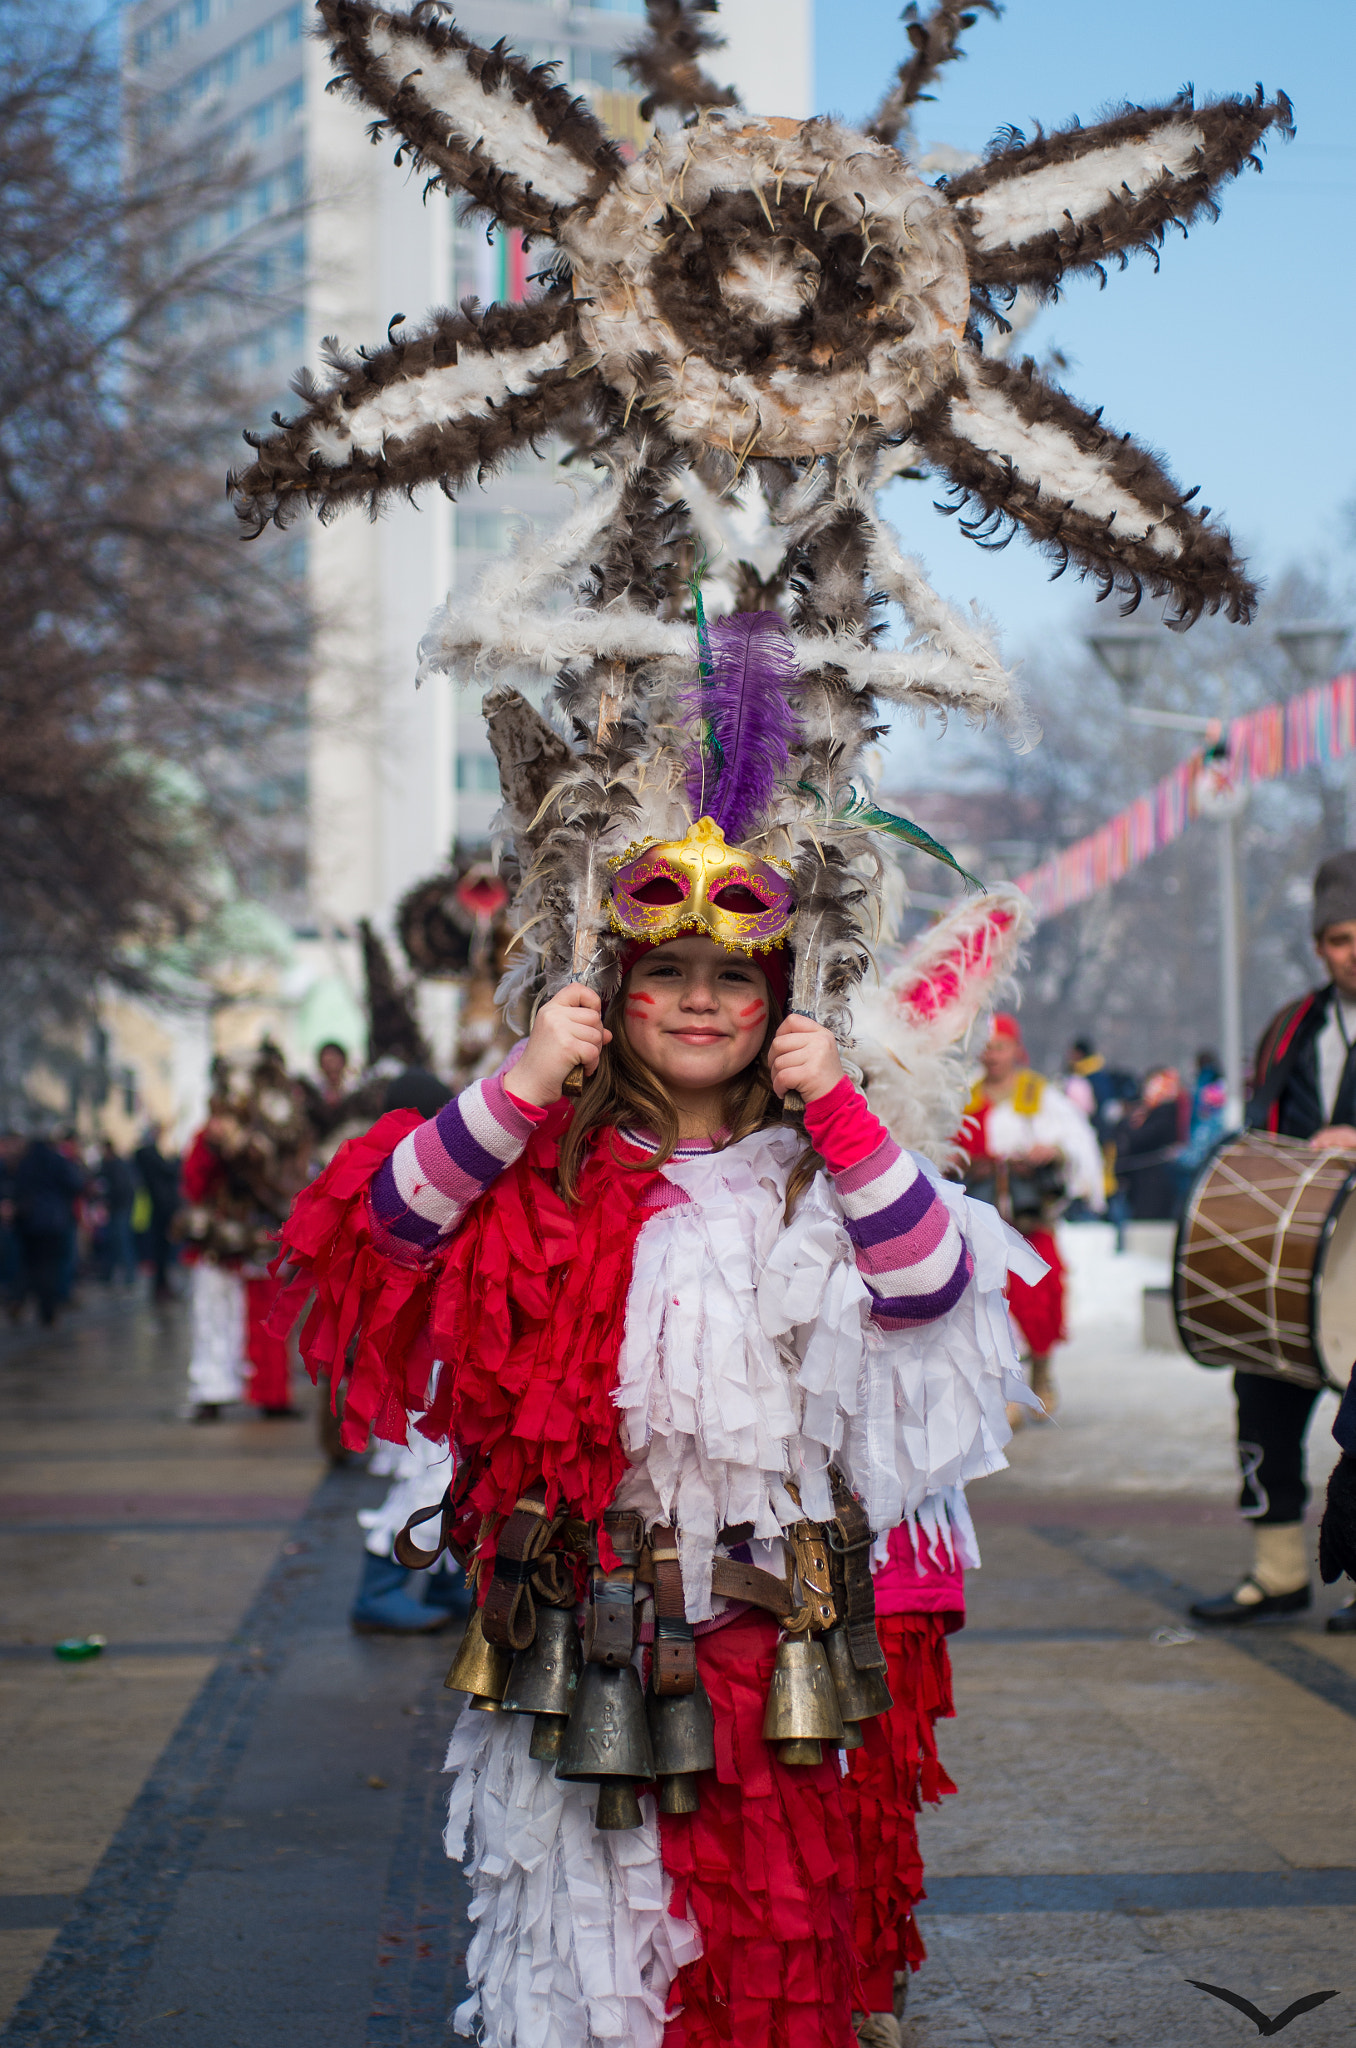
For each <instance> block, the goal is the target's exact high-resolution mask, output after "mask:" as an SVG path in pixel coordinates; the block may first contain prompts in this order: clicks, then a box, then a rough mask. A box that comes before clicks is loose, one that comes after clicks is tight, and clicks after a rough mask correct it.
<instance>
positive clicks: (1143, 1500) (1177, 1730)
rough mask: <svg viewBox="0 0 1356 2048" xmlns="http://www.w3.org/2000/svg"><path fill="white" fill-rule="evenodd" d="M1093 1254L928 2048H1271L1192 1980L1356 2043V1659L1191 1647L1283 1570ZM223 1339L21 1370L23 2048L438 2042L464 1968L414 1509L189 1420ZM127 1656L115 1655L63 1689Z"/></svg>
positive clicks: (44, 1347) (5, 1368)
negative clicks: (1223, 2046) (97, 1647)
mask: <svg viewBox="0 0 1356 2048" xmlns="http://www.w3.org/2000/svg"><path fill="white" fill-rule="evenodd" d="M1069 1235H1070V1238H1071V1241H1072V1244H1073V1256H1074V1258H1075V1261H1076V1264H1077V1268H1078V1271H1077V1284H1076V1299H1075V1315H1076V1326H1077V1336H1076V1340H1075V1342H1074V1343H1073V1344H1072V1345H1071V1346H1070V1347H1069V1349H1068V1351H1067V1352H1066V1353H1065V1354H1063V1359H1062V1364H1061V1369H1060V1382H1061V1388H1062V1392H1063V1406H1062V1410H1061V1415H1060V1419H1059V1423H1058V1425H1057V1426H1046V1427H1042V1428H1039V1429H1028V1430H1025V1431H1023V1432H1022V1434H1021V1436H1020V1437H1019V1438H1018V1440H1017V1442H1016V1444H1015V1446H1014V1453H1013V1469H1012V1470H1011V1471H1010V1472H1009V1473H1006V1474H1003V1475H1001V1476H1000V1477H998V1478H996V1479H993V1480H989V1481H987V1482H985V1484H984V1485H983V1486H982V1487H977V1488H975V1489H974V1494H973V1501H974V1507H975V1514H976V1521H977V1523H978V1525H979V1528H980V1535H981V1541H982V1543H983V1546H984V1553H985V1565H984V1569H983V1571H982V1572H980V1573H978V1574H975V1575H974V1576H973V1577H972V1579H971V1580H970V1583H969V1595H970V1615H971V1620H970V1626H969V1627H968V1628H967V1629H966V1631H965V1632H964V1633H963V1634H962V1635H961V1636H959V1637H957V1638H953V1644H952V1647H953V1653H954V1657H955V1664H956V1674H957V1709H958V1717H957V1719H956V1720H955V1721H954V1722H951V1723H947V1724H944V1725H943V1729H942V1743H941V1746H942V1753H943V1758H944V1760H945V1762H946V1763H947V1765H948V1767H949V1769H950V1770H951V1772H952V1774H953V1776H954V1777H955V1778H956V1779H957V1781H958V1782H959V1784H960V1786H961V1791H960V1795H959V1796H958V1797H957V1798H955V1799H953V1800H949V1801H947V1802H946V1804H945V1806H944V1807H943V1808H942V1809H940V1810H935V1811H930V1812H929V1814H928V1815H927V1816H926V1818H925V1820H924V1823H923V1831H924V1848H925V1853H926V1855H927V1858H928V1865H929V1879H930V1894H931V1896H930V1899H929V1903H928V1905H927V1906H926V1907H925V1908H924V1928H925V1934H926V1938H927V1940H928V1943H929V1947H930V1950H931V1956H930V1960H929V1962H928V1964H927V1966H926V1967H925V1969H924V1971H923V1972H922V1974H921V1976H920V1977H919V1978H918V1979H917V1980H916V1981H915V1985H914V1990H913V1993H912V1996H911V2003H910V2024H909V2027H908V2028H907V2030H906V2032H907V2034H908V2036H909V2038H910V2041H911V2048H970V2044H977V2043H992V2044H995V2048H998V2044H1001V2048H1007V2044H1019V2043H1020V2044H1026V2043H1033V2044H1034V2043H1036V2042H1049V2041H1053V2042H1060V2043H1066V2042H1067V2043H1069V2044H1070V2048H1073V2044H1079V2048H1083V2044H1090V2043H1102V2042H1107V2043H1113V2042H1125V2043H1130V2042H1135V2043H1139V2042H1151V2043H1153V2044H1154V2048H1188V2044H1189V2048H1198V2044H1214V2043H1225V2042H1231V2041H1240V2040H1245V2039H1249V2038H1254V2037H1255V2029H1254V2028H1253V2027H1252V2026H1251V2024H1250V2023H1249V2022H1248V2021H1247V2020H1246V2019H1244V2018H1243V2017H1242V2016H1241V2015H1239V2014H1238V2013H1236V2012H1233V2011H1231V2010H1229V2009H1228V2008H1226V2007H1225V2006H1223V2005H1221V2004H1219V2003H1218V2002H1217V2001H1215V2000H1213V1999H1211V1998H1209V1997H1207V1996H1206V1995H1205V1994H1204V1993H1202V1992H1200V1991H1198V1990H1195V1989H1193V1988H1192V1986H1191V1985H1190V1984H1189V1982H1188V1981H1187V1980H1188V1979H1190V1978H1193V1977H1194V1978H1202V1979H1204V1980H1206V1981H1207V1982H1210V1983H1214V1984H1221V1985H1226V1986H1229V1987H1230V1988H1232V1989H1234V1990H1237V1991H1241V1992H1243V1993H1245V1994H1246V1995H1247V1996H1248V1997H1250V1998H1252V1999H1253V2000H1254V2001H1255V2002H1256V2003H1257V2004H1258V2005H1259V2006H1261V2007H1263V2008H1264V2009H1265V2010H1266V2011H1268V2012H1270V2013H1275V2012H1277V2011H1278V2010H1280V2009H1281V2008H1282V2007H1284V2006H1285V2005H1286V2004H1288V2003H1289V2001H1290V2000H1291V1999H1292V1998H1294V1997H1296V1996H1298V1995H1300V1994H1302V1993H1304V1992H1306V1991H1313V1990H1318V1989H1326V1988H1329V1987H1334V1986H1335V1987H1337V1988H1338V1989H1339V1990H1340V1991H1341V1993H1342V1996H1340V1997H1339V1998H1337V1999H1334V2000H1332V2001H1331V2002H1330V2003H1329V2004H1327V2005H1325V2006H1323V2007H1322V2008H1320V2009H1319V2010H1318V2011H1316V2012H1312V2013H1308V2014H1305V2015H1303V2016H1302V2017H1300V2018H1299V2019H1297V2020H1296V2021H1295V2022H1294V2023H1293V2026H1292V2027H1290V2028H1288V2029H1287V2030H1286V2038H1287V2041H1288V2042H1294V2043H1295V2044H1296V2048H1305V2044H1308V2048H1327V2044H1330V2043H1336V2042H1338V2041H1342V2042H1345V2041H1347V2040H1348V2039H1349V2038H1350V2036H1351V2034H1352V2033H1353V2031H1354V2030H1356V1973H1353V1972H1352V1970H1351V1968H1350V1964H1349V1957H1350V1955H1351V1953H1352V1948H1353V1943H1352V1933H1353V1927H1354V1926H1356V1921H1354V1920H1353V1909H1354V1908H1356V1812H1354V1811H1353V1807H1354V1806H1356V1798H1354V1797H1353V1793H1354V1791H1356V1773H1353V1770H1352V1766H1351V1761H1350V1756H1351V1735H1352V1719H1353V1716H1354V1715H1356V1642H1352V1641H1348V1640H1345V1639H1339V1638H1334V1637H1330V1636H1325V1635H1324V1634H1323V1633H1322V1629H1321V1617H1322V1615H1323V1614H1324V1613H1326V1612H1327V1611H1328V1609H1329V1608H1330V1607H1331V1605H1332V1604H1333V1596H1332V1595H1331V1594H1327V1593H1325V1594H1324V1595H1323V1596H1322V1598H1321V1601H1320V1604H1319V1607H1318V1610H1317V1612H1316V1615H1315V1616H1314V1617H1313V1618H1312V1619H1307V1620H1306V1622H1305V1624H1304V1625H1303V1626H1302V1627H1299V1628H1294V1629H1278V1628H1268V1629H1266V1630H1263V1631H1256V1632H1253V1633H1250V1634H1248V1635H1246V1636H1244V1637H1243V1638H1241V1639H1238V1640H1224V1641H1221V1640H1219V1639H1217V1638H1211V1639H1202V1638H1200V1637H1199V1636H1197V1638H1196V1639H1195V1640H1192V1641H1186V1642H1182V1641H1172V1640H1165V1639H1164V1638H1163V1635H1162V1631H1163V1630H1164V1629H1165V1628H1167V1629H1168V1630H1177V1631H1179V1632H1180V1629H1181V1624H1182V1618H1183V1614H1184V1610H1185V1606H1186V1604H1187V1601H1188V1600H1189V1599H1190V1598H1191V1597H1192V1594H1193V1593H1194V1592H1195V1591H1196V1590H1207V1591H1211V1592H1213V1591H1218V1590H1220V1589H1221V1588H1222V1587H1223V1586H1224V1585H1225V1584H1227V1583H1228V1581H1229V1579H1230V1577H1231V1574H1233V1573H1234V1572H1236V1570H1237V1569H1238V1568H1239V1567H1240V1566H1241V1564H1242V1563H1243V1562H1244V1561H1245V1560H1246V1557H1247V1545H1246V1532H1244V1531H1243V1530H1242V1528H1241V1526H1240V1525H1239V1523H1238V1522H1237V1520H1236V1518H1235V1516H1234V1514H1233V1512H1232V1508H1231V1505H1230V1502H1231V1494H1232V1489H1233V1483H1234V1482H1233V1471H1232V1459H1231V1454H1230V1445H1229V1420H1230V1397H1229V1388H1228V1385H1227V1382H1226V1381H1225V1380H1224V1379H1223V1378H1222V1377H1221V1376H1219V1375H1214V1374H1207V1373H1204V1372H1202V1371H1200V1370H1199V1369H1198V1368H1196V1367H1195V1366H1193V1365H1191V1363H1190V1362H1189V1361H1188V1360H1186V1359H1184V1358H1182V1357H1180V1356H1174V1355H1171V1354H1166V1353H1147V1352H1145V1351H1143V1350H1142V1349H1141V1348H1140V1345H1139V1341H1138V1328H1139V1290H1140V1288H1141V1287H1142V1286H1143V1284H1144V1283H1145V1281H1146V1280H1151V1281H1152V1280H1159V1279H1161V1278H1162V1270H1161V1266H1159V1265H1156V1264H1155V1262H1154V1261H1153V1260H1152V1259H1151V1258H1147V1257H1139V1256H1128V1257H1126V1258H1124V1259H1120V1260H1117V1259H1115V1258H1114V1257H1113V1256H1112V1254H1111V1251H1110V1245H1109V1236H1110V1234H1109V1232H1106V1231H1104V1230H1102V1229H1101V1228H1100V1227H1095V1226H1094V1227H1090V1228H1087V1229H1083V1230H1079V1231H1077V1232H1071V1233H1070V1234H1069ZM183 1343H184V1328H183V1319H182V1312H181V1311H178V1310H170V1311H167V1312H163V1313H153V1312H152V1311H150V1310H149V1309H145V1308H142V1307H136V1308H131V1307H118V1308H114V1309H112V1310H110V1311H109V1312H108V1313H106V1314H103V1313H94V1312H89V1311H87V1312H86V1313H85V1315H84V1317H83V1319H80V1318H78V1319H76V1321H75V1322H74V1323H73V1324H72V1325H70V1326H68V1327H67V1328H64V1329H61V1330H59V1331H58V1333H57V1334H56V1336H55V1337H54V1338H40V1337H39V1336H38V1335H37V1333H36V1332H27V1331H23V1332H20V1333H18V1334H17V1335H16V1336H13V1337H6V1338H5V1339H4V1340H3V1348H0V1417H2V1418H3V1420H2V1422H0V1446H2V1447H3V1450H2V1458H3V1474H0V1488H2V1489H3V1491H2V1493H0V1545H3V1552H4V1559H5V1566H6V1569H5V1572H4V1587H5V1598H4V1601H3V1621H2V1622H0V1687H2V1688H3V1707H2V1708H0V1714H2V1715H3V1720H2V1722H0V1727H2V1728H3V1735H4V1742H3V1747H2V1748H0V1825H3V1830H4V1839H5V1845H6V1846H5V1852H4V1855H3V1859H0V1970H2V1971H3V1977H2V1978H0V1997H2V1998H3V2006H0V2012H5V2011H7V2012H8V2013H9V2015H10V2017H9V2022H8V2026H7V2027H5V2028H4V2029H3V2031H0V2043H3V2044H4V2048H11V2044H16V2043H19V2042H25V2043H27V2042H34V2041H44V2042H51V2043H54V2044H57V2043H59V2044H62V2048H64V2044H66V2043H76V2042H79V2043H91V2044H113V2043H117V2044H119V2048H237V2044H238V2048H246V2044H248V2048H322V2044H323V2048H360V2044H361V2048H375V2044H382V2048H388V2044H389V2048H397V2044H398V2048H424V2044H430V2048H431V2044H433V2043H435V2042H443V2041H446V2040H447V2039H448V2036H447V2033H446V2030H445V2018H444V2016H445V2014H446V2012H447V2010H448V2007H449V2006H450V2004H451V2002H452V1999H453V1997H454V1995H455V1990H456V1981H457V1972H458V1965H459V1957H460V1953H461V1949H462V1944H463V1941H464V1938H465V1931H464V1900H463V1897H462V1895H461V1893H460V1891H459V1884H458V1880H457V1877H456V1875H455V1873H454V1872H453V1870H452V1867H451V1866H449V1865H448V1864H447V1863H446V1862H445V1860H444V1859H443V1857H442V1855H441V1849H440V1844H439V1839H438V1837H439V1807H440V1804H441V1798H442V1791H443V1787H442V1784H441V1782H440V1777H439V1768H438V1767H439V1764H440V1762H441V1756H442V1752H443V1749H444V1747H445V1743H446V1737H447V1732H448V1728H449V1726H450V1723H451V1719H452V1717H453V1713H454V1711H455V1705H456V1702H455V1701H454V1700H453V1698H452V1696H450V1695H448V1694H446V1693H445V1692H444V1691H443V1690H442V1686H441V1679H442V1676H443V1673H444V1671H445V1669H446V1665H447V1662H448V1659H449V1655H450V1647H451V1646H450V1644H449V1643H448V1640H447V1638H446V1637H441V1638H437V1639H435V1640H433V1641H422V1642H415V1643H410V1642H399V1641H390V1640H387V1639H383V1638H372V1637H367V1638H355V1637H353V1636H352V1635H351V1634H350V1633H349V1631H348V1629H347V1627H346V1625H345V1615H346V1609H347V1605H348V1601H349V1599H350V1597H351V1593H352V1588H353V1584H354V1581H355V1578H356V1573H357V1569H358V1537H357V1531H356V1529H355V1526H354V1523H353V1514H354V1511H355V1509H356V1508H357V1507H358V1506H360V1505H362V1504H363V1503H364V1502H366V1501H368V1500H370V1499H371V1498H373V1497H374V1496H375V1495H376V1494H378V1493H379V1491H380V1488H379V1485H378V1483H377V1482H375V1481H372V1480H369V1479H368V1478H367V1477H366V1475H365V1474H364V1473H362V1472H361V1471H358V1470H347V1471H342V1472H337V1473H330V1472H328V1471H327V1470H326V1468H325V1467H324V1465H323V1463H322V1461H321V1459H320V1458H319V1456H318V1454H317V1451H316V1448H315V1442H314V1432H313V1426H312V1424H311V1422H310V1421H309V1419H308V1420H307V1421H301V1422H271V1423H270V1422H253V1421H250V1422H243V1421H242V1422H239V1423H228V1424H224V1425H221V1426H219V1427H216V1428H207V1429H204V1428H194V1427H193V1426H191V1425H189V1424H187V1423H185V1422H183V1421H182V1420H180V1419H179V1418H178V1414H177V1410H178V1405H179V1402H180V1399H181V1394H182V1368H183ZM1332 1411H1333V1404H1332V1402H1331V1401H1325V1402H1324V1403H1323V1405H1322V1407H1321V1408H1320V1411H1319V1415H1318V1417H1317V1419H1316V1421H1315V1425H1314V1437H1313V1443H1314V1450H1315V1453H1316V1457H1315V1467H1316V1476H1321V1474H1322V1473H1323V1472H1324V1471H1325V1470H1326V1466H1327V1463H1328V1461H1329V1458H1330V1456H1331V1454H1332V1446H1331V1443H1330V1441H1329V1440H1328V1437H1327V1431H1328V1427H1329V1425H1330V1422H1331V1416H1332ZM90 1632H98V1633H100V1634H102V1635H104V1636H106V1637H107V1639H108V1648H107V1649H106V1650H105V1651H104V1653H103V1655H102V1656H101V1657H100V1658H99V1659H97V1660H96V1661H93V1662H90V1663H86V1664H79V1665H68V1664H62V1663H59V1662H58V1661H57V1660H56V1659H55V1658H54V1657H53V1656H52V1654H51V1645H52V1644H53V1643H54V1642H55V1641H57V1640H58V1639H60V1638H62V1637H66V1636H71V1635H84V1634H87V1633H90ZM35 1973H36V1974H35ZM749 2048H756V2044H752V2043H751V2044H749Z"/></svg>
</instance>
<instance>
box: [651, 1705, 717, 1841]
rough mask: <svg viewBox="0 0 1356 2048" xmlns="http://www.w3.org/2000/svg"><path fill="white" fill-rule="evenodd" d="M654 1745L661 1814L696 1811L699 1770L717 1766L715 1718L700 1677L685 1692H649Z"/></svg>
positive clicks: (699, 1799) (712, 1769)
mask: <svg viewBox="0 0 1356 2048" xmlns="http://www.w3.org/2000/svg"><path fill="white" fill-rule="evenodd" d="M645 1711H646V1713H647V1714H648V1715H649V1718H650V1740H651V1741H652V1742H653V1744H654V1774H655V1776H656V1777H657V1778H658V1779H659V1811H660V1812H661V1813H696V1811H697V1809H698V1807H699V1806H700V1805H701V1796H700V1794H699V1793H698V1790H697V1773H698V1771H714V1769H715V1768H716V1717H715V1715H714V1714H713V1713H712V1711H711V1701H710V1699H709V1697H708V1696H707V1691H706V1687H705V1686H704V1685H703V1684H702V1682H701V1680H700V1678H699V1679H698V1680H697V1683H696V1686H695V1687H694V1689H693V1690H692V1691H691V1692H688V1693H669V1694H667V1695H665V1696H664V1697H663V1698H661V1697H660V1696H659V1694H658V1693H653V1692H652V1693H650V1694H649V1695H648V1696H647V1698H646V1701H645Z"/></svg>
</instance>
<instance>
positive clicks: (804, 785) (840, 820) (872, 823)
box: [797, 782, 984, 890]
mask: <svg viewBox="0 0 1356 2048" xmlns="http://www.w3.org/2000/svg"><path fill="white" fill-rule="evenodd" d="M797 786H798V787H799V788H800V789H803V790H804V791H805V793H806V795H807V796H812V797H813V798H814V800H815V805H816V808H817V809H819V810H821V811H826V810H828V808H829V806H828V804H827V803H826V802H825V800H824V798H823V796H821V794H820V792H819V791H818V790H817V789H816V788H815V787H814V785H813V784H812V783H809V782H801V783H799V784H798V785H797ZM834 823H835V824H836V825H861V826H864V827H865V828H866V830H867V831H868V832H884V833H886V834H887V835H888V836H889V837H890V838H891V839H898V840H899V841H900V842H901V843H902V844H903V845H905V846H912V847H913V848H915V850H916V851H917V852H919V853H926V854H930V855H931V857H932V859H933V860H940V861H945V862H946V865H947V866H948V867H949V868H951V869H953V870H954V872H955V873H956V874H958V875H959V876H960V878H961V880H962V881H963V882H964V883H965V886H966V887H967V889H979V890H983V888H984V884H983V882H981V881H980V879H979V877H978V875H972V874H970V873H969V872H968V871H967V870H966V869H965V868H963V867H962V866H961V864H960V862H959V861H958V860H957V859H956V857H955V855H954V854H951V853H948V852H947V850H946V848H945V847H944V846H943V845H942V843H941V841H940V839H934V838H933V836H932V834H931V833H930V832H925V831H924V830H923V828H922V826H921V825H915V824H914V822H913V820H912V819H911V818H900V817H897V816H896V814H895V813H894V812H893V811H883V810H882V809H881V808H880V806H879V804H873V803H868V802H867V799H866V798H865V797H863V796H857V795H855V794H854V795H853V798H852V801H851V803H850V804H847V805H846V806H845V807H844V808H843V809H842V810H841V811H836V812H835V813H834Z"/></svg>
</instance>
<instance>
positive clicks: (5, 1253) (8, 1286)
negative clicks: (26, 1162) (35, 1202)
mask: <svg viewBox="0 0 1356 2048" xmlns="http://www.w3.org/2000/svg"><path fill="white" fill-rule="evenodd" d="M23 1149H24V1141H23V1139H22V1138H21V1137H20V1136H19V1134H18V1132H17V1131H0V1299H3V1301H4V1304H5V1306H6V1308H7V1309H8V1310H9V1312H10V1315H11V1316H17V1315H18V1313H19V1310H20V1307H21V1305H22V1300H23V1289H22V1286H21V1284H20V1274H21V1271H22V1266H23V1261H22V1256H21V1254H20V1251H19V1238H18V1233H17V1231H16V1230H15V1227H14V1173H15V1169H16V1167H17V1166H18V1164H19V1160H20V1158H21V1157H22V1155H23Z"/></svg>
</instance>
